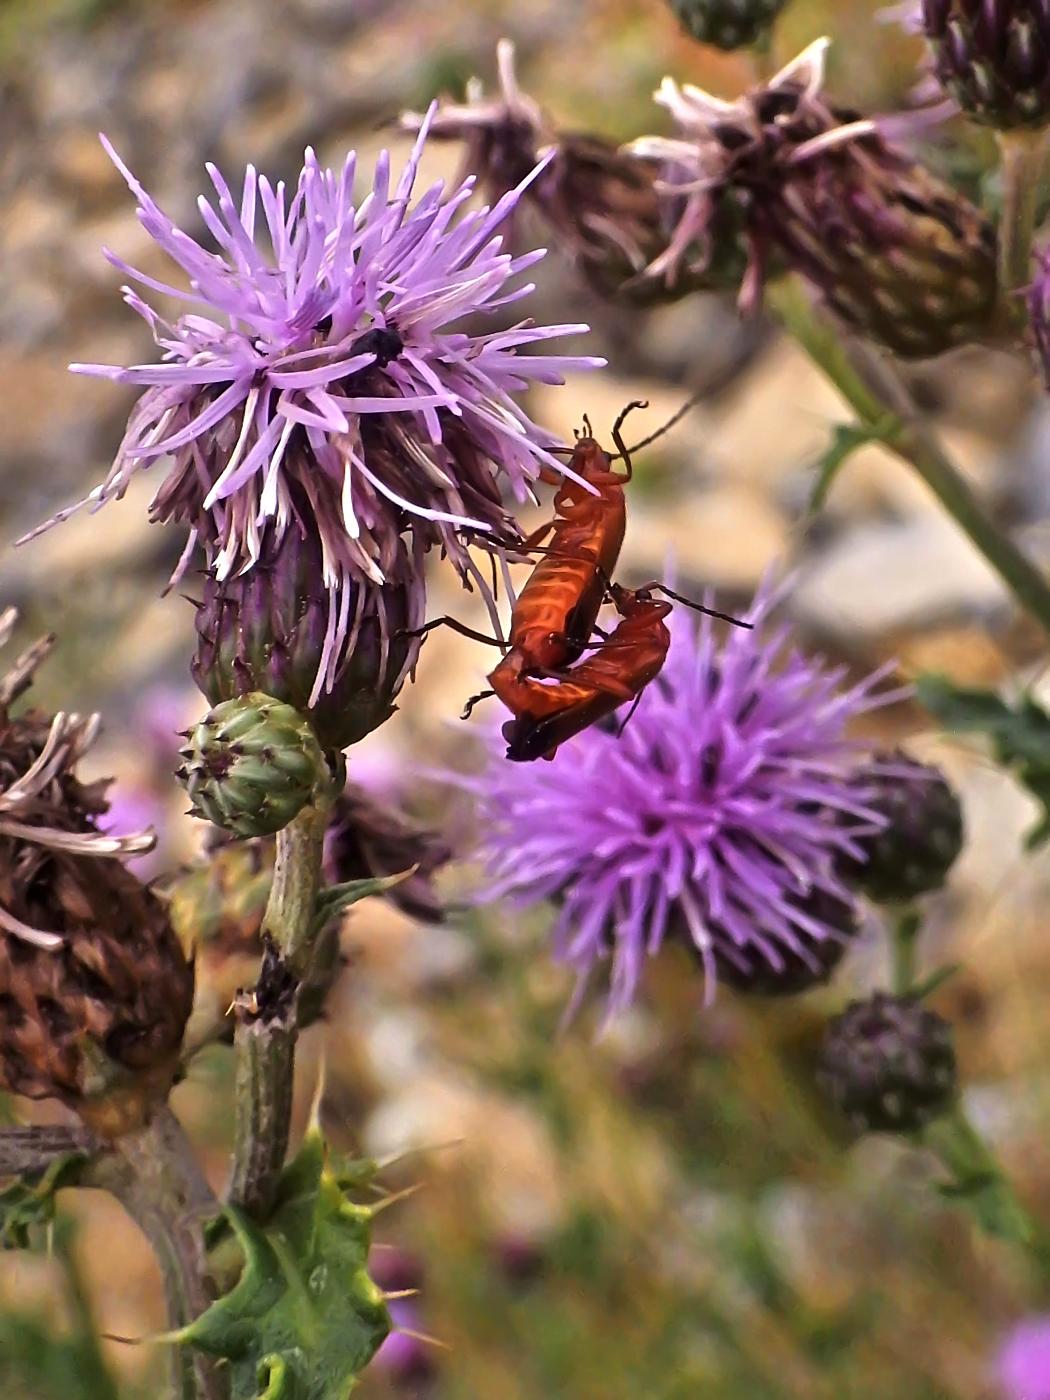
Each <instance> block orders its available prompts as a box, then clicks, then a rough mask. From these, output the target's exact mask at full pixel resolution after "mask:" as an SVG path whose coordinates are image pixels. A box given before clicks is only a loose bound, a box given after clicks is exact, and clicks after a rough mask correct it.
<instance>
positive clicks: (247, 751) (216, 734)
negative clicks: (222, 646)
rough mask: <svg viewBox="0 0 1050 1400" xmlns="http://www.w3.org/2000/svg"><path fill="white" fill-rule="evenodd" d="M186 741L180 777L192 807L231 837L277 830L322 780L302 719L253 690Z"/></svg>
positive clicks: (312, 738) (316, 748) (323, 768)
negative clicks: (231, 835) (230, 833)
mask: <svg viewBox="0 0 1050 1400" xmlns="http://www.w3.org/2000/svg"><path fill="white" fill-rule="evenodd" d="M189 738H190V742H189V744H188V745H187V747H186V748H184V749H183V750H182V756H183V758H184V759H185V760H186V762H185V764H184V765H183V767H182V768H180V770H179V778H180V779H181V781H182V783H183V785H184V786H185V788H186V791H187V793H188V794H189V797H190V801H191V802H192V804H193V807H192V810H193V812H194V814H195V815H196V816H198V817H204V818H205V820H206V821H210V822H214V823H215V825H216V826H221V827H222V828H223V829H224V830H225V831H229V832H232V833H233V835H234V836H240V837H246V836H267V835H269V834H270V833H271V832H274V831H280V830H281V829H282V827H286V826H287V825H288V823H289V822H290V821H292V820H293V819H294V818H295V817H296V816H298V814H299V812H300V811H302V809H303V807H305V806H306V804H307V803H308V802H309V801H310V799H311V797H312V796H313V792H314V789H315V787H316V785H317V783H318V782H319V781H320V780H322V779H324V778H325V777H326V775H327V771H328V770H327V765H326V763H325V760H324V755H323V754H322V753H321V748H320V745H319V744H318V742H317V738H316V735H315V734H314V732H313V730H312V729H311V727H310V725H309V724H308V723H307V721H306V720H305V719H303V717H302V715H300V714H299V713H298V712H297V711H295V710H294V709H293V708H292V707H291V705H285V704H283V703H282V702H281V701H280V700H275V699H274V698H273V697H272V696H270V695H263V694H261V693H260V692H258V691H256V692H253V693H252V694H250V695H243V696H240V697H239V698H238V699H236V700H224V701H223V702H222V703H221V704H220V705H216V706H215V708H214V709H213V710H210V711H209V712H208V714H206V715H205V716H204V718H203V719H202V720H201V721H200V722H199V723H198V724H197V726H196V728H195V729H193V730H192V731H191V733H190V736H189Z"/></svg>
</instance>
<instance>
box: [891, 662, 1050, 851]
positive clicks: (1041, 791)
mask: <svg viewBox="0 0 1050 1400" xmlns="http://www.w3.org/2000/svg"><path fill="white" fill-rule="evenodd" d="M916 690H917V693H918V697H919V700H920V702H921V703H922V704H923V705H925V706H926V708H927V709H928V710H929V711H930V713H931V714H932V715H934V716H935V717H936V718H937V719H938V720H940V722H941V724H942V725H943V726H944V728H945V729H947V730H948V731H949V732H955V733H961V734H984V735H985V736H986V737H987V738H988V739H990V740H991V743H992V750H993V752H994V754H995V758H996V761H997V762H998V763H1001V764H1003V765H1005V766H1006V767H1008V768H1010V769H1011V770H1012V771H1013V773H1014V776H1015V777H1016V778H1017V780H1018V782H1020V783H1021V785H1022V786H1023V787H1025V788H1027V789H1028V791H1029V792H1030V793H1031V794H1032V796H1033V797H1034V798H1035V799H1036V801H1037V802H1038V803H1039V805H1040V807H1042V809H1043V814H1042V816H1041V817H1040V818H1039V820H1038V821H1037V822H1036V824H1035V825H1034V826H1033V827H1032V828H1031V829H1030V830H1029V831H1028V832H1027V833H1026V834H1025V847H1026V848H1027V849H1028V850H1033V849H1034V848H1035V847H1037V846H1041V845H1043V844H1044V842H1046V841H1047V840H1048V839H1050V715H1048V714H1047V712H1046V711H1045V710H1044V709H1043V708H1042V706H1041V705H1038V704H1037V703H1036V702H1035V700H1033V699H1032V697H1031V696H1030V695H1022V696H1021V697H1020V698H1019V699H1018V700H1017V702H1016V704H1015V705H1013V706H1010V705H1009V704H1007V702H1006V701H1005V700H1003V699H1001V698H1000V697H999V696H998V695H996V694H995V692H994V691H992V690H971V689H968V688H967V687H965V686H958V685H955V684H954V683H953V682H952V681H950V680H949V679H948V678H947V677H946V676H933V675H931V676H921V677H920V678H919V681H918V684H917V687H916Z"/></svg>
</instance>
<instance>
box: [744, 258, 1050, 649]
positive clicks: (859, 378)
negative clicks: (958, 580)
mask: <svg viewBox="0 0 1050 1400" xmlns="http://www.w3.org/2000/svg"><path fill="white" fill-rule="evenodd" d="M771 302H772V304H773V305H774V306H775V308H776V310H777V311H778V313H779V314H780V317H781V319H782V321H783V322H784V324H785V326H786V327H787V329H788V330H789V331H790V332H791V334H792V335H793V336H794V337H795V339H796V340H797V341H798V342H799V344H800V345H801V346H802V348H803V349H804V350H805V351H806V353H807V354H808V355H809V357H810V358H811V359H812V360H813V361H814V363H815V364H817V365H818V366H819V367H820V368H821V369H822V370H823V371H824V373H825V374H827V376H828V378H829V379H830V380H831V381H832V383H833V384H834V385H835V387H836V388H837V389H838V390H839V392H840V393H841V394H842V396H843V397H844V398H845V399H846V400H847V402H848V403H849V404H850V406H851V407H852V408H853V409H854V411H855V412H856V414H857V416H858V418H859V419H860V421H861V423H862V424H863V425H864V426H865V427H869V428H873V429H877V432H878V437H879V439H880V440H881V441H882V442H883V443H885V445H886V446H887V447H888V448H890V450H891V451H892V452H895V453H896V454H897V456H898V457H900V458H901V459H902V460H903V461H905V462H907V463H908V464H909V465H910V466H911V467H912V468H913V469H914V470H915V471H916V472H917V473H918V475H919V476H920V477H922V479H923V481H925V483H926V485H927V486H928V487H929V488H930V490H931V491H932V492H933V494H934V495H935V496H936V497H937V499H938V500H939V501H940V503H941V505H942V506H943V507H944V509H945V510H946V511H947V512H948V514H949V515H950V516H951V517H952V519H953V520H954V521H955V522H956V524H957V525H958V526H959V527H960V528H961V529H962V530H963V532H964V533H965V534H966V535H967V536H968V537H969V539H970V540H971V542H972V543H973V544H974V545H975V546H976V548H977V549H978V550H979V551H980V553H981V554H983V555H984V557H985V559H987V561H988V563H989V564H990V565H991V566H992V568H993V569H994V570H995V571H996V573H997V574H998V575H999V577H1000V578H1001V579H1002V580H1003V582H1004V583H1005V584H1006V586H1007V588H1009V590H1010V591H1011V593H1012V594H1013V595H1014V597H1015V598H1016V599H1017V601H1018V603H1020V605H1021V606H1022V607H1023V608H1025V609H1026V610H1027V611H1028V612H1029V613H1031V615H1032V616H1033V617H1034V618H1035V619H1036V621H1037V622H1039V624H1040V625H1041V626H1042V628H1043V630H1044V631H1045V632H1047V633H1048V634H1050V583H1048V581H1047V579H1046V578H1045V577H1044V576H1043V574H1042V573H1041V572H1040V571H1039V570H1038V569H1037V568H1036V567H1035V566H1034V565H1033V564H1032V563H1031V562H1030V560H1028V559H1027V558H1026V557H1025V556H1024V555H1023V554H1022V553H1021V551H1020V550H1019V549H1018V548H1017V546H1016V545H1015V544H1014V543H1013V541H1012V540H1010V539H1009V537H1008V536H1007V535H1005V534H1004V533H1003V532H1002V530H1000V529H999V527H998V526H996V525H995V524H993V522H992V521H991V520H990V519H989V517H988V515H987V514H986V512H985V510H984V507H983V506H982V505H981V504H980V502H979V501H978V500H977V497H976V496H975V495H974V494H973V491H972V490H971V489H970V486H969V484H968V482H967V481H966V479H965V478H964V477H963V476H962V474H961V473H960V472H959V470H958V468H957V467H956V466H955V464H954V463H953V462H952V461H951V459H950V458H949V457H948V456H947V454H946V453H945V452H944V450H943V448H942V447H941V446H940V444H939V443H938V442H937V439H936V438H935V437H934V435H933V434H932V433H931V432H930V430H929V429H928V428H927V426H926V425H925V424H924V423H923V421H922V418H921V416H920V414H919V412H918V410H917V409H916V408H915V405H914V403H913V402H912V399H911V395H910V393H909V392H908V389H907V386H906V385H905V384H904V383H903V381H902V380H901V378H900V375H899V374H898V373H897V371H896V369H895V368H894V366H893V363H892V362H891V361H890V359H889V358H888V357H886V356H884V355H881V354H879V353H878V352H877V351H875V350H873V349H871V348H870V347H869V346H868V345H866V344H863V343H861V342H860V341H856V340H848V339H844V338H841V337H840V336H839V335H838V334H837V333H836V331H835V330H834V329H833V327H832V326H831V324H830V323H829V322H828V321H827V320H826V319H824V318H822V317H821V316H820V314H819V313H818V312H817V311H816V310H815V309H814V307H813V306H812V304H811V302H810V299H809V297H808V295H807V294H806V292H805V290H804V289H803V288H802V287H801V286H800V285H799V284H798V283H784V284H782V285H781V286H780V287H778V288H776V289H775V290H774V291H773V293H772V295H771Z"/></svg>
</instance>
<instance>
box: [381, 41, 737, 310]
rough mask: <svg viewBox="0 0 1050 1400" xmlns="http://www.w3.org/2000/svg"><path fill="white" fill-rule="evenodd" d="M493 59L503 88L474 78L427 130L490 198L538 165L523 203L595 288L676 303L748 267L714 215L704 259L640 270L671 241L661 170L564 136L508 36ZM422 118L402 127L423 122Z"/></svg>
mask: <svg viewBox="0 0 1050 1400" xmlns="http://www.w3.org/2000/svg"><path fill="white" fill-rule="evenodd" d="M496 61H497V68H498V72H499V80H500V91H499V92H498V93H497V94H496V95H495V96H492V97H488V96H486V95H485V93H484V90H483V88H482V86H481V84H480V83H479V82H478V80H477V79H472V80H471V82H470V83H469V84H468V87H467V94H466V98H467V100H466V101H465V102H462V103H457V102H447V103H442V104H441V106H440V107H439V109H438V112H437V115H436V116H435V117H434V118H433V121H432V124H431V127H430V132H431V135H432V136H433V137H434V139H436V140H451V141H462V142H463V143H464V147H465V151H464V160H463V168H464V170H465V171H469V172H471V173H472V174H473V175H476V176H477V178H478V180H479V182H480V183H481V185H482V188H483V189H484V190H485V191H486V192H487V194H488V196H489V198H491V199H500V198H502V197H503V196H504V195H505V194H506V193H507V191H509V190H511V189H513V188H514V187H516V186H519V185H521V183H522V181H523V180H524V178H525V176H526V174H527V173H528V171H530V170H531V169H532V168H533V166H534V165H535V164H536V162H537V160H542V161H543V168H542V170H541V171H540V173H539V174H538V175H537V177H536V179H535V180H533V181H532V182H531V183H529V184H528V185H527V186H526V187H524V188H523V191H522V201H521V206H519V207H525V206H527V207H528V208H529V209H531V210H533V211H534V212H535V213H536V214H538V215H539V217H540V219H541V220H542V221H543V222H544V223H545V224H547V225H548V226H549V228H550V229H551V230H553V231H554V233H555V234H556V235H557V245H558V247H559V248H561V249H562V250H564V252H565V253H567V255H568V256H569V258H570V259H571V260H572V261H573V263H574V264H575V265H576V267H577V268H578V269H579V270H580V272H581V273H582V274H583V276H584V277H585V278H586V279H587V281H588V282H589V283H590V285H591V286H592V288H593V289H594V290H595V291H597V292H598V293H599V294H601V295H602V296H605V297H610V298H617V299H621V298H622V299H624V300H627V301H631V302H643V303H647V302H653V301H668V300H674V299H675V298H677V297H680V296H684V295H685V294H686V293H687V292H692V291H697V290H703V289H711V288H716V287H726V286H729V285H731V284H732V281H733V279H734V278H735V279H737V280H738V279H739V276H740V273H741V271H742V260H741V256H740V245H739V242H738V239H737V236H736V229H735V226H734V227H731V226H730V223H729V221H728V220H727V219H724V218H721V217H717V218H715V219H713V220H712V222H711V227H710V228H709V229H708V230H707V240H708V244H709V248H708V256H707V257H706V258H705V259H704V260H703V261H702V264H701V260H699V259H697V260H696V261H695V263H693V264H691V265H689V266H688V267H687V266H684V265H682V266H677V265H676V266H674V267H671V266H669V267H668V269H667V274H668V275H667V276H665V277H664V278H662V279H655V278H653V277H646V276H644V275H643V274H644V273H645V270H646V268H647V267H649V266H650V265H651V264H652V263H653V262H654V261H655V260H656V259H657V258H658V257H659V255H660V253H661V251H662V250H663V249H664V247H665V246H666V243H667V236H668V227H667V224H668V219H667V215H666V213H665V211H664V208H663V203H662V200H661V197H660V192H659V188H658V179H659V175H660V164H659V162H658V161H656V160H648V159H645V158H644V157H640V156H637V155H632V154H631V153H629V152H627V151H625V150H623V149H622V148H621V147H619V146H617V144H616V142H614V141H610V140H608V139H607V138H606V137H604V136H599V135H595V134H592V133H584V132H568V131H560V130H558V129H557V128H556V127H555V126H554V125H553V124H552V123H551V122H550V121H549V120H548V119H547V117H546V116H545V115H544V113H543V112H542V110H541V109H540V107H539V106H538V105H537V104H536V103H535V102H534V101H533V100H532V99H531V98H530V97H528V96H527V95H526V94H525V93H524V92H523V91H522V89H521V87H520V85H519V83H518V79H517V75H516V73H515V66H514V45H513V44H512V43H511V42H510V41H509V40H507V39H503V40H501V41H500V43H499V44H498V45H497V49H496ZM426 120H427V119H426V118H425V117H424V116H422V115H421V114H419V113H417V112H406V113H405V114H404V115H403V116H402V118H401V125H402V127H403V129H405V130H408V131H417V130H419V129H420V128H421V127H422V125H423V124H424V123H425V122H426Z"/></svg>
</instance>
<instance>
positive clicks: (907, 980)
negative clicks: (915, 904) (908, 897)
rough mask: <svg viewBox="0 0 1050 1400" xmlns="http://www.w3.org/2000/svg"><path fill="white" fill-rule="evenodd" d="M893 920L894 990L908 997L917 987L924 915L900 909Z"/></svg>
mask: <svg viewBox="0 0 1050 1400" xmlns="http://www.w3.org/2000/svg"><path fill="white" fill-rule="evenodd" d="M891 917H892V918H893V943H892V949H893V990H894V991H895V992H896V994H897V995H898V996H899V997H906V996H908V995H909V994H910V993H911V990H912V988H913V987H914V986H915V964H916V955H917V952H918V947H919V931H920V929H921V928H922V915H921V914H920V913H919V911H918V910H917V909H911V908H908V907H904V908H902V909H898V910H897V911H896V913H895V914H893V915H892V916H891Z"/></svg>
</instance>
